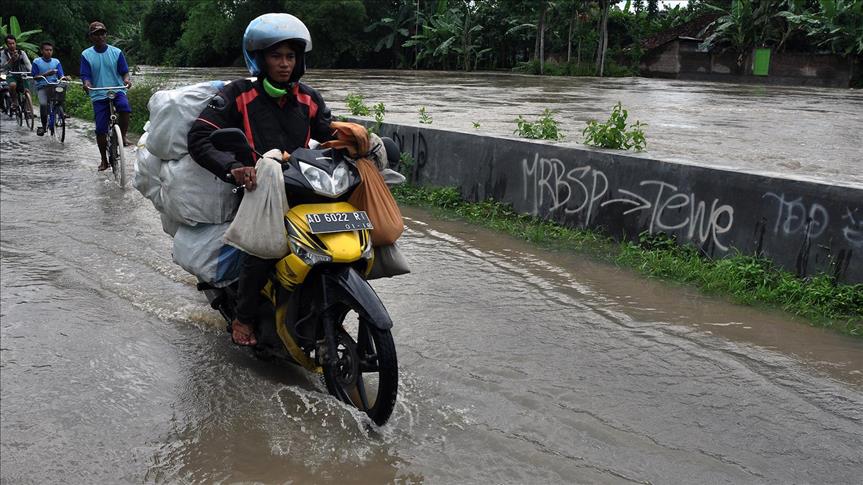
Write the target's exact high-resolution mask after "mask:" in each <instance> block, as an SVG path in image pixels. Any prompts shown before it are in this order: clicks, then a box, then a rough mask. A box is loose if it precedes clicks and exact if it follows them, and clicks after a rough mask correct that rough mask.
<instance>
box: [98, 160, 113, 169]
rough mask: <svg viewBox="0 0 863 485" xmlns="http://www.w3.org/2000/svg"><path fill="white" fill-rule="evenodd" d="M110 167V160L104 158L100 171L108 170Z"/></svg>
mask: <svg viewBox="0 0 863 485" xmlns="http://www.w3.org/2000/svg"><path fill="white" fill-rule="evenodd" d="M109 167H111V166H110V165H108V162H106V161H104V160H102V164H101V165H99V171H100V172H104V171H105V170H108V168H109Z"/></svg>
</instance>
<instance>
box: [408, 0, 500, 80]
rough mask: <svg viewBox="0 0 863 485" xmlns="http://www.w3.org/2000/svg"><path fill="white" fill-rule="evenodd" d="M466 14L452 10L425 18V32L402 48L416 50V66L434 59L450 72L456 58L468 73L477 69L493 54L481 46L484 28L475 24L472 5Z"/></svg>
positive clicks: (417, 35) (423, 29)
mask: <svg viewBox="0 0 863 485" xmlns="http://www.w3.org/2000/svg"><path fill="white" fill-rule="evenodd" d="M464 7H465V10H461V9H459V8H451V9H448V10H446V11H444V12H443V13H435V14H433V15H431V16H430V17H425V18H424V22H423V24H422V31H421V32H419V33H417V34H416V35H413V36H412V37H411V38H410V39H409V40H408V41H406V42H405V43H404V44H402V46H403V47H412V46H417V48H418V52H417V63H419V62H420V61H421V60H423V59H429V58H431V59H432V63H434V61H437V62H439V63H440V64H442V66H443V68H444V69H447V68H449V61H450V58H451V57H453V55H455V56H456V64H457V65H459V64H460V65H461V66H462V68H463V69H464V70H465V71H468V70H470V69H471V67H472V62H471V61H472V60H473V67H474V68H475V67H476V64H477V63H478V62H479V60H480V58H481V57H482V56H483V55H485V54H487V53H488V52H490V51H491V49H489V48H482V45H481V44H480V43H479V42H478V40H479V34H480V32H482V30H483V27H482V25H478V24H473V23H472V18H473V13H474V12H473V11H472V10H471V8H472V7H471V4H468V3H465V5H464ZM459 61H460V62H459Z"/></svg>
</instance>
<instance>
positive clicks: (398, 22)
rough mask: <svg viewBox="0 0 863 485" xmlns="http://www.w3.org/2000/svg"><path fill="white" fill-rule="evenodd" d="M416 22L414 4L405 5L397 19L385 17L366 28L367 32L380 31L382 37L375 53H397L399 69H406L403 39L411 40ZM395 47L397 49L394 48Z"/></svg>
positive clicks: (401, 7) (402, 6) (400, 9)
mask: <svg viewBox="0 0 863 485" xmlns="http://www.w3.org/2000/svg"><path fill="white" fill-rule="evenodd" d="M415 21H416V13H415V12H414V11H413V4H412V3H404V4H402V5H401V6H400V7H399V11H398V14H397V15H396V16H395V17H384V18H382V19H380V20H378V21H377V22H375V23H373V24H371V25H369V26H368V27H366V28H365V31H366V32H372V31H380V32H381V37H380V38H379V39H378V42H377V44H376V45H375V52H380V51H382V50H384V49H386V50H391V51H393V52H394V53H395V55H396V58H397V59H398V62H399V67H404V62H405V56H404V53H403V52H402V48H401V46H402V44H403V39H409V38H410V36H411V35H410V27H412V26H413V24H414V22H415ZM394 46H395V48H394Z"/></svg>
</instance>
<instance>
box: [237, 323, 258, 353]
mask: <svg viewBox="0 0 863 485" xmlns="http://www.w3.org/2000/svg"><path fill="white" fill-rule="evenodd" d="M231 342H233V343H234V345H239V346H241V347H250V346H253V345H257V344H258V339H256V338H255V331H254V329H252V327H251V325H246V324H245V323H242V322H240V321H239V320H234V321H233V322H231Z"/></svg>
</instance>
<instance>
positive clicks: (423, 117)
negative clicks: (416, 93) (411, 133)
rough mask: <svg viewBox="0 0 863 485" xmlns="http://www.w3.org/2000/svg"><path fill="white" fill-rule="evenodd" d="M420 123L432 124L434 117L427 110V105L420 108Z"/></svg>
mask: <svg viewBox="0 0 863 485" xmlns="http://www.w3.org/2000/svg"><path fill="white" fill-rule="evenodd" d="M420 123H422V124H425V125H430V124H432V117H431V116H430V115H429V114H428V112H427V111H426V107H425V106H423V107H421V108H420Z"/></svg>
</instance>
